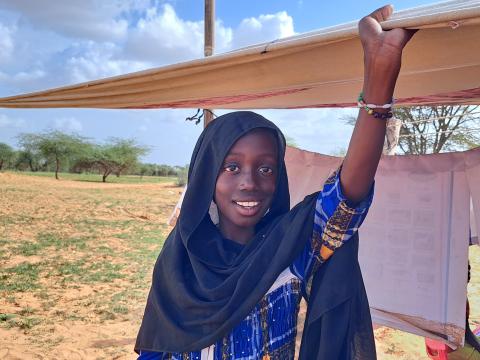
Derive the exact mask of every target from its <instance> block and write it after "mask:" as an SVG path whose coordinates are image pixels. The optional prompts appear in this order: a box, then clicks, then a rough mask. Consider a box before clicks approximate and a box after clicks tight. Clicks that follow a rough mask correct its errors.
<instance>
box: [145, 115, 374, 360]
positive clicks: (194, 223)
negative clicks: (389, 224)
mask: <svg viewBox="0 0 480 360" xmlns="http://www.w3.org/2000/svg"><path fill="white" fill-rule="evenodd" d="M258 128H264V129H269V131H272V132H273V133H274V134H276V139H277V144H278V154H279V161H278V164H279V165H278V176H277V185H276V191H275V195H274V198H273V201H272V204H271V207H270V210H269V212H268V214H266V215H265V216H264V218H263V219H262V221H261V222H260V223H259V224H258V225H257V232H256V235H255V237H254V238H253V239H252V240H251V241H250V242H249V243H248V244H247V245H245V246H244V247H232V246H231V244H228V241H227V240H226V239H224V238H223V237H222V236H221V234H220V232H219V231H218V229H217V228H216V226H215V225H214V224H213V223H212V221H211V219H210V216H209V214H208V210H209V206H210V203H211V201H212V198H213V195H214V191H215V184H216V179H217V175H218V173H219V170H220V168H221V166H222V164H223V160H224V158H225V156H226V155H227V154H228V151H229V149H230V148H231V147H232V145H233V144H234V143H235V142H236V141H237V140H238V139H239V138H240V137H242V136H243V135H245V134H246V133H248V132H249V131H252V130H254V129H258ZM284 155H285V139H284V137H283V135H282V133H281V132H280V130H279V129H278V128H277V127H276V126H275V125H274V124H273V123H272V122H270V121H268V120H267V119H265V118H263V117H262V116H260V115H258V114H255V113H253V112H246V111H241V112H233V113H229V114H226V115H223V116H220V117H218V118H217V119H215V120H214V121H212V122H211V123H210V124H209V125H208V126H207V127H206V129H205V130H204V131H203V132H202V134H201V135H200V138H199V139H198V141H197V144H196V146H195V149H194V151H193V155H192V159H191V162H190V168H189V174H188V175H189V176H188V189H187V192H186V194H185V197H184V200H183V203H182V209H181V212H180V217H179V219H178V221H177V225H176V226H175V228H174V229H173V230H172V232H171V233H170V235H169V236H168V238H167V240H166V241H165V245H164V247H163V249H162V251H161V253H160V255H159V257H158V259H157V262H156V264H155V268H154V271H153V280H152V287H151V289H150V293H149V296H148V299H147V305H146V308H145V314H144V317H143V321H142V325H141V327H140V330H139V334H138V337H137V342H136V345H135V350H137V351H138V350H148V351H159V352H190V351H198V350H201V349H203V348H205V347H207V346H210V345H212V344H213V343H215V342H216V341H217V340H219V339H220V338H222V337H223V336H225V335H226V334H228V333H229V332H230V331H231V330H232V329H233V328H234V327H235V326H236V325H238V324H239V323H240V322H241V321H242V320H243V319H244V318H245V317H246V316H247V315H248V314H249V313H250V312H251V310H252V309H253V308H254V307H255V305H256V304H257V303H258V302H259V301H260V299H261V298H262V297H263V296H264V295H265V294H266V292H267V291H268V289H269V288H270V287H271V285H272V284H273V283H274V282H275V280H276V278H277V277H278V275H279V274H280V273H281V272H282V271H283V270H285V269H286V268H287V267H288V266H289V265H290V264H291V263H292V262H293V260H294V259H295V258H296V257H297V256H298V255H299V254H300V252H301V251H302V249H303V248H304V246H305V245H306V242H307V241H308V240H309V238H310V237H311V235H312V228H313V217H314V208H315V201H316V197H317V194H312V195H310V196H308V197H306V198H305V199H304V200H303V201H302V202H301V203H300V204H298V205H297V206H295V207H294V208H293V209H292V210H290V211H289V207H290V196H289V192H288V179H287V173H286V169H285V162H284ZM353 243H355V241H354V242H353ZM347 245H349V244H347ZM352 245H355V244H352ZM345 248H346V249H347V250H346V251H342V252H343V253H345V255H344V256H343V257H344V258H345V259H347V260H348V259H350V260H348V261H350V262H352V263H357V262H356V248H355V246H345ZM349 249H350V250H349ZM340 250H342V249H340ZM339 252H340V251H339ZM336 255H337V254H336ZM336 255H335V256H333V257H332V259H331V260H329V262H330V263H333V261H332V260H333V259H335V258H336ZM339 258H341V257H339ZM343 261H346V260H343ZM357 264H358V263H357ZM330 265H331V264H330ZM322 268H323V266H322V267H321V268H320V269H321V270H322ZM348 268H351V267H348ZM353 268H355V267H353ZM338 270H340V271H341V272H343V273H345V269H342V262H340V263H339V265H338V266H337V267H336V268H335V271H338ZM357 272H358V275H359V276H360V278H358V276H357V274H356V273H357ZM327 273H328V272H327ZM327 275H329V276H327V279H326V280H322V281H317V280H315V281H314V284H313V287H312V294H311V299H313V298H316V297H317V294H318V293H319V291H321V292H323V291H325V292H326V293H327V294H328V292H329V291H330V290H332V289H329V288H330V287H335V288H336V290H335V289H333V292H332V293H331V294H329V295H328V299H329V300H328V304H325V301H323V302H322V301H320V302H319V304H322V305H321V308H317V307H313V308H311V309H309V316H308V319H307V321H309V322H311V326H312V329H314V327H313V325H314V324H318V320H322V319H324V318H325V315H326V313H329V312H330V311H331V310H332V309H335V308H336V307H337V306H338V305H339V304H340V303H345V302H346V301H349V300H350V299H352V298H354V297H355V294H356V290H357V289H358V287H359V286H358V284H352V282H358V281H360V284H361V285H362V286H363V283H362V282H361V274H360V273H359V269H358V270H356V269H353V272H352V273H350V274H347V275H346V276H344V278H346V280H345V279H343V278H342V279H340V278H339V277H336V275H335V274H334V273H332V274H330V273H328V274H327ZM350 275H352V276H350ZM318 278H319V277H318V276H317V277H316V279H318ZM322 278H324V276H322ZM338 280H340V281H344V280H345V284H340V286H339V287H337V284H336V282H337V281H338ZM331 281H333V282H334V283H333V284H332V283H331ZM318 295H319V294H318ZM360 295H361V298H362V299H364V300H365V302H366V296H365V294H364V291H363V294H360ZM325 305H326V308H325ZM364 310H365V309H364ZM364 310H363V311H364ZM367 311H368V303H367ZM343 317H344V318H345V315H343ZM351 318H352V316H347V317H346V319H347V320H349V319H351ZM368 318H370V315H369V313H368ZM338 325H339V324H335V327H334V328H332V329H329V330H330V331H329V333H328V336H329V337H330V336H331V335H332V334H333V335H334V334H335V328H336V327H338ZM308 326H310V325H308V324H307V322H306V329H305V330H307V331H305V333H306V334H309V336H313V337H315V334H312V333H311V332H310V331H308ZM340 326H343V327H346V326H349V324H343V325H342V324H340ZM370 328H371V324H370ZM343 330H344V329H343ZM315 332H316V331H314V333H315ZM304 338H305V336H304ZM310 344H311V340H308V339H307V340H305V342H304V345H302V347H303V348H304V349H305V351H307V352H308V354H309V356H308V359H312V358H315V357H311V352H310V350H307V349H308V348H309V346H310ZM314 351H315V350H314ZM305 358H307V357H305ZM320 358H322V359H334V358H332V357H323V356H322V357H319V359H320ZM369 358H371V357H369Z"/></svg>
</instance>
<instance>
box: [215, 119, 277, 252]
mask: <svg viewBox="0 0 480 360" xmlns="http://www.w3.org/2000/svg"><path fill="white" fill-rule="evenodd" d="M277 169H278V150H277V141H276V139H275V136H274V135H273V134H272V133H271V132H269V131H268V130H265V129H258V130H253V131H251V132H249V133H247V134H246V135H244V136H242V137H241V138H240V139H238V140H237V142H235V144H234V145H233V146H232V148H231V149H230V151H229V153H228V154H227V156H226V157H225V159H224V161H223V166H222V168H221V169H220V173H219V174H218V178H217V183H216V186H215V203H216V204H217V207H218V215H219V220H220V223H219V227H220V231H221V233H222V234H223V236H225V237H226V238H228V239H231V240H234V241H237V242H239V243H242V244H245V243H247V242H248V241H249V240H250V239H252V237H253V235H254V234H255V225H256V224H257V223H258V222H259V221H260V220H261V218H262V217H263V216H264V215H265V213H266V212H267V210H268V209H269V207H270V204H271V203H272V199H273V195H274V193H275V186H276V180H277Z"/></svg>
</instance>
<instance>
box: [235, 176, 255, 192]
mask: <svg viewBox="0 0 480 360" xmlns="http://www.w3.org/2000/svg"><path fill="white" fill-rule="evenodd" d="M239 187H240V190H247V191H251V190H255V189H256V188H257V183H256V181H255V174H254V173H253V172H252V171H244V172H242V175H241V179H240V184H239Z"/></svg>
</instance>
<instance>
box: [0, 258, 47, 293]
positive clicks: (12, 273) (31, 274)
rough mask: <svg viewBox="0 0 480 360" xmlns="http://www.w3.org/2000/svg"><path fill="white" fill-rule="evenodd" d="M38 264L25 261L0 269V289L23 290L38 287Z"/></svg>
mask: <svg viewBox="0 0 480 360" xmlns="http://www.w3.org/2000/svg"><path fill="white" fill-rule="evenodd" d="M39 271H40V265H39V264H30V263H27V262H24V263H21V264H19V265H16V266H13V267H10V268H7V269H4V270H3V269H0V291H1V290H6V291H13V292H25V291H32V290H34V289H37V288H39V287H40V285H39V284H38V274H39Z"/></svg>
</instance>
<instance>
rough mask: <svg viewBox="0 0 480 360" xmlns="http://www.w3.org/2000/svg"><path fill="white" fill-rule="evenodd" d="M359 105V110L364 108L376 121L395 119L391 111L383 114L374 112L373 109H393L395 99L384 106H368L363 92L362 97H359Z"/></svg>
mask: <svg viewBox="0 0 480 360" xmlns="http://www.w3.org/2000/svg"><path fill="white" fill-rule="evenodd" d="M357 104H358V107H359V108H363V109H364V110H365V111H366V112H367V114H368V115H373V117H374V118H376V119H383V120H388V119H390V118H392V117H393V113H392V112H391V111H387V112H386V113H381V112H378V111H375V110H373V109H391V108H392V106H393V104H394V100H393V99H392V101H391V102H390V103H388V104H384V105H375V104H367V103H365V100H364V98H363V92H361V93H360V95H358V102H357Z"/></svg>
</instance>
